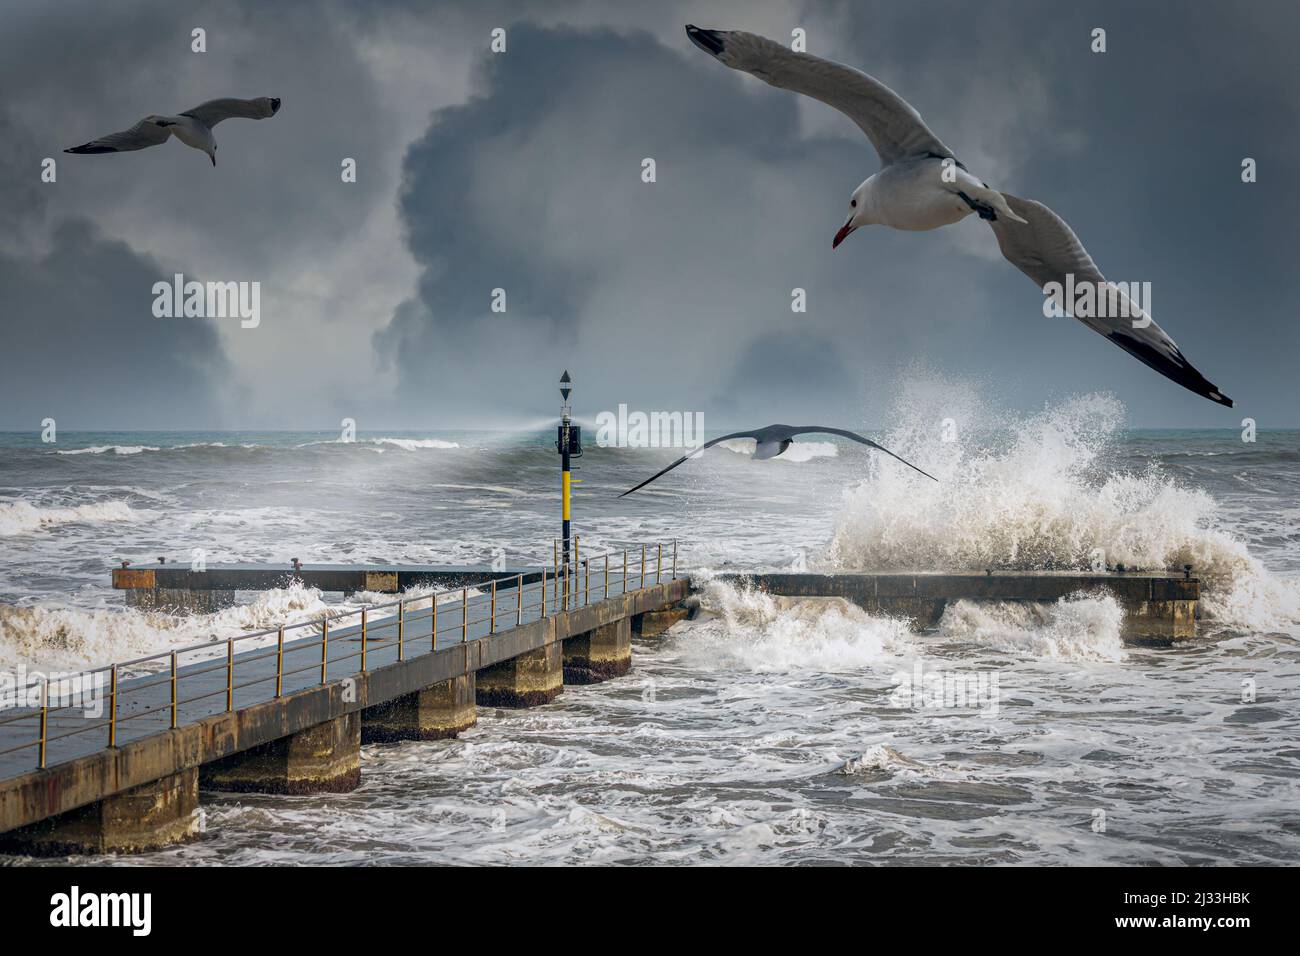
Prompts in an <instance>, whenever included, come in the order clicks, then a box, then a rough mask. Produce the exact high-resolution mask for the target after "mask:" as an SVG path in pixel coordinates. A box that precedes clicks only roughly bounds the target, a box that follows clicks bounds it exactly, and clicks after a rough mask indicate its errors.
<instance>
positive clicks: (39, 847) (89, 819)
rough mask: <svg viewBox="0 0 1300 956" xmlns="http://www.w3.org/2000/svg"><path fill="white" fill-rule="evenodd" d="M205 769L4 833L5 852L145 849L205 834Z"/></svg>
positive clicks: (0, 844) (1, 849)
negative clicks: (202, 772) (201, 828)
mask: <svg viewBox="0 0 1300 956" xmlns="http://www.w3.org/2000/svg"><path fill="white" fill-rule="evenodd" d="M200 819H201V818H200V815H199V770H198V768H197V767H189V768H187V769H185V770H182V771H180V772H178V773H174V774H170V775H168V776H166V777H163V778H161V779H159V780H154V781H152V782H150V783H146V784H143V785H142V786H139V787H133V788H132V789H130V790H126V791H124V792H122V793H118V794H114V795H113V796H111V797H105V798H104V799H103V800H96V801H95V802H94V803H92V804H90V805H89V806H85V807H80V808H78V809H76V810H72V811H70V812H68V813H62V814H59V815H58V816H55V817H51V818H49V819H48V820H42V821H41V822H39V823H34V824H31V825H30V826H26V827H20V828H18V829H16V830H11V831H10V832H8V833H5V834H0V852H5V853H22V854H27V855H30V856H68V855H70V854H77V853H142V852H145V851H148V850H157V849H161V848H162V847H164V846H170V845H172V844H176V843H184V842H187V841H189V840H193V839H194V838H195V837H197V836H198V835H199V825H200Z"/></svg>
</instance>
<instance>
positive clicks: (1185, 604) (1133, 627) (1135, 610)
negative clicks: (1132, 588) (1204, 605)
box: [1121, 600, 1196, 647]
mask: <svg viewBox="0 0 1300 956" xmlns="http://www.w3.org/2000/svg"><path fill="white" fill-rule="evenodd" d="M1121 631H1122V634H1123V638H1124V640H1125V642H1126V643H1129V644H1138V645H1144V646H1148V647H1164V646H1168V645H1170V644H1174V643H1176V642H1178V641H1185V640H1187V639H1188V638H1192V637H1195V636H1196V602H1195V601H1190V600H1171V601H1130V602H1129V603H1128V604H1127V606H1126V607H1125V608H1124V623H1123V625H1122V626H1121Z"/></svg>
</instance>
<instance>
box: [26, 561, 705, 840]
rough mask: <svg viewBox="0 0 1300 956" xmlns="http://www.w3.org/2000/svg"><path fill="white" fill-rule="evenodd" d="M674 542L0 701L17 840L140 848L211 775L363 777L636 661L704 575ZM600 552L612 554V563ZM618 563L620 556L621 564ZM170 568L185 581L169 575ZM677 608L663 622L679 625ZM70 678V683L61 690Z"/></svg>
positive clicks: (319, 787) (208, 647) (244, 786)
mask: <svg viewBox="0 0 1300 956" xmlns="http://www.w3.org/2000/svg"><path fill="white" fill-rule="evenodd" d="M666 553H667V552H666V551H665V550H663V549H661V548H659V547H658V546H652V547H651V548H649V549H641V548H638V550H637V551H636V553H635V555H633V554H631V553H630V552H629V553H628V554H624V555H621V556H619V560H617V561H615V562H613V563H612V565H607V564H605V563H604V562H602V561H599V559H598V558H590V559H587V560H586V561H584V562H583V564H582V565H580V570H579V571H578V573H571V574H568V575H566V576H565V577H563V578H561V580H560V581H558V582H557V581H556V579H555V575H554V573H553V572H543V571H541V570H540V569H539V570H538V572H537V577H536V581H535V582H534V583H532V584H529V583H528V577H527V573H526V572H519V573H516V574H515V576H514V578H513V579H508V578H506V579H503V578H494V579H492V580H491V581H478V582H476V583H474V586H473V587H470V586H468V585H466V586H463V587H462V589H460V590H459V591H458V592H451V593H446V594H442V595H439V599H438V601H437V603H436V604H431V602H430V598H429V596H427V595H425V596H423V597H421V598H407V599H401V600H398V601H394V602H392V603H391V604H388V605H383V606H373V607H368V608H366V609H365V610H364V611H351V612H347V613H346V614H340V615H337V616H335V617H332V618H330V619H328V620H326V621H324V622H320V621H314V622H305V623H302V624H298V625H293V626H291V627H285V628H280V629H276V630H274V631H266V632H261V633H257V634H250V635H241V636H239V637H237V638H231V639H228V640H224V641H218V642H214V643H211V644H204V645H199V646H197V647H192V648H186V649H182V650H179V651H176V652H169V653H167V654H161V655H154V656H152V657H148V658H142V659H139V660H136V661H127V662H124V663H121V664H115V665H113V666H112V667H110V668H105V669H101V670H99V671H93V672H89V674H90V676H95V675H98V678H102V679H103V680H102V681H98V687H99V689H98V692H97V694H92V695H90V699H88V700H79V701H77V702H75V703H64V702H62V701H60V700H56V699H55V698H54V697H53V696H52V695H53V694H54V692H55V689H57V687H56V685H52V684H49V683H47V684H46V685H45V686H44V687H43V688H42V689H41V697H40V698H39V700H41V703H40V704H39V705H38V706H31V705H30V704H29V705H28V706H20V707H17V708H11V709H8V710H0V849H3V850H7V851H9V852H21V853H32V854H65V853H85V852H110V851H112V852H130V851H139V850H145V849H149V848H153V847H158V846H163V845H166V844H170V843H175V842H179V841H183V840H187V839H192V838H194V837H195V836H196V835H197V830H198V826H199V820H200V819H201V813H200V811H199V792H200V788H209V789H219V790H235V791H257V792H268V793H288V794H294V793H314V792H330V791H335V792H337V791H344V790H349V789H351V788H353V787H355V786H356V785H357V783H358V782H359V780H360V773H361V771H360V746H361V744H362V742H363V741H391V740H407V739H423V740H427V739H437V738H440V737H449V736H455V735H456V734H457V733H460V732H461V731H463V730H465V729H466V728H468V727H470V726H472V725H473V724H474V723H475V721H476V720H477V716H478V715H477V708H478V707H484V706H489V707H528V706H534V705H537V704H541V703H545V702H547V701H550V700H553V699H554V698H555V697H556V696H557V695H558V694H560V693H561V691H562V690H563V686H564V684H565V683H590V682H592V681H597V680H605V679H608V678H610V677H613V676H617V675H619V674H623V673H626V672H627V670H628V669H629V667H630V666H631V657H632V645H631V635H632V633H634V632H637V633H650V632H651V631H653V630H654V629H656V628H657V627H658V626H659V625H656V624H650V625H648V626H647V624H646V622H645V620H644V619H645V617H646V615H648V614H652V613H654V612H657V611H660V610H663V609H665V608H671V607H674V606H676V605H679V604H680V603H681V602H682V601H683V599H684V598H685V597H686V596H687V594H688V590H689V583H688V581H687V580H686V579H685V578H684V577H677V575H676V567H675V562H673V563H672V564H671V565H670V564H669V562H668V561H665V560H663V557H664V555H665V554H666ZM598 562H599V563H598ZM607 567H608V569H609V570H608V571H607V570H606V568H607ZM168 583H170V582H168ZM661 623H662V622H661ZM52 688H54V689H52Z"/></svg>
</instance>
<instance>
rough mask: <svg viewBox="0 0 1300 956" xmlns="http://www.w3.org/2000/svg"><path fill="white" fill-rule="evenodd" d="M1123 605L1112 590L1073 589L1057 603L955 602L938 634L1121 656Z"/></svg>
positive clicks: (1072, 655)
mask: <svg viewBox="0 0 1300 956" xmlns="http://www.w3.org/2000/svg"><path fill="white" fill-rule="evenodd" d="M1123 622H1124V609H1123V608H1122V607H1120V605H1119V602H1118V601H1116V600H1115V598H1114V597H1112V596H1111V595H1109V594H1073V595H1069V596H1068V597H1063V598H1061V599H1060V600H1058V601H1056V602H1055V603H1052V604H1031V603H1020V602H1014V601H998V602H992V603H984V602H981V603H978V604H977V603H975V602H973V601H955V602H953V603H952V604H950V605H948V607H946V608H945V609H944V612H943V618H942V620H940V621H939V633H940V634H942V635H943V636H945V637H952V638H964V639H969V640H973V641H977V642H979V643H980V644H984V645H988V646H991V647H996V648H999V649H1001V650H1006V651H1011V652H1014V653H1023V654H1027V655H1029V656H1032V657H1044V658H1051V659H1054V660H1068V661H1122V660H1123V659H1124V641H1123V637H1122V634H1121V630H1120V628H1121V625H1122V624H1123Z"/></svg>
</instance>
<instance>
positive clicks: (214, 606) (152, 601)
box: [123, 588, 235, 614]
mask: <svg viewBox="0 0 1300 956" xmlns="http://www.w3.org/2000/svg"><path fill="white" fill-rule="evenodd" d="M123 593H124V594H125V595H126V604H127V607H138V608H141V609H143V610H150V611H187V612H190V613H192V614H212V613H213V612H215V611H220V610H223V609H225V608H228V607H234V606H235V592H234V591H190V590H188V589H186V588H132V589H130V590H128V591H125V592H123Z"/></svg>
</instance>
